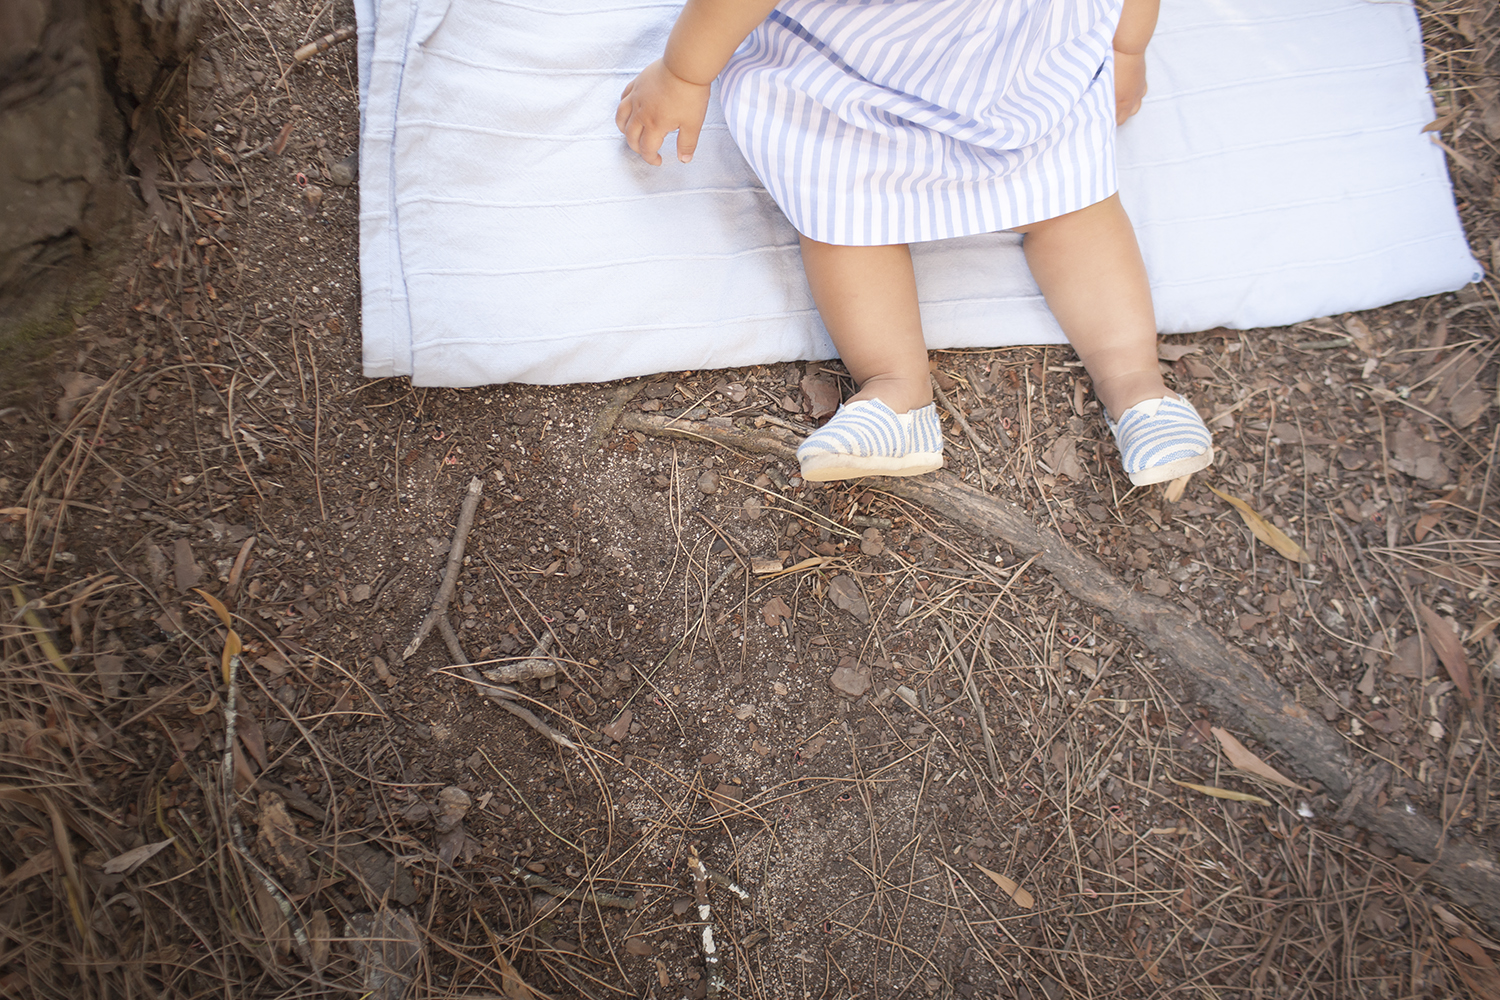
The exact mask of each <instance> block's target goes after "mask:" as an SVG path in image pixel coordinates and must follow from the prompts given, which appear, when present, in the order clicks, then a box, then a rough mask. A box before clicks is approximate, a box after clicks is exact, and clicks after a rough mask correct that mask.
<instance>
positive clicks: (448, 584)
mask: <svg viewBox="0 0 1500 1000" xmlns="http://www.w3.org/2000/svg"><path fill="white" fill-rule="evenodd" d="M483 493H484V480H483V479H480V478H479V477H478V476H475V477H474V478H473V479H471V480H469V493H468V495H467V496H465V497H464V506H463V510H462V511H461V512H460V513H459V515H458V526H457V527H456V528H454V529H453V545H452V547H451V548H450V549H449V550H448V571H447V572H446V573H444V574H443V585H442V586H441V587H439V588H438V592H437V596H436V597H434V598H433V599H432V610H431V611H429V612H427V617H426V618H423V619H422V625H421V627H420V628H418V629H417V634H416V635H415V636H414V637H413V638H412V640H411V642H410V643H409V644H408V645H407V647H406V649H405V651H404V652H402V654H401V659H403V660H409V659H411V658H412V656H413V655H414V654H415V653H416V651H417V650H418V649H420V648H422V640H424V639H426V638H427V634H428V633H429V632H431V631H432V627H433V626H434V625H436V624H437V622H438V619H439V618H441V617H442V616H443V615H444V614H446V613H447V611H448V602H449V601H450V600H452V599H453V588H454V587H456V586H458V574H459V573H460V572H462V570H463V568H464V545H465V544H466V543H467V542H468V540H469V531H470V529H472V528H473V527H474V511H475V510H476V509H478V507H479V497H480V495H481V494H483Z"/></svg>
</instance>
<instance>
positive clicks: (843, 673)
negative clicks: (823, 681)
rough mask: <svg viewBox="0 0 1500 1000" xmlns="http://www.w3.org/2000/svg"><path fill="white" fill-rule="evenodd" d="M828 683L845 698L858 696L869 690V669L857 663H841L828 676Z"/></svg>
mask: <svg viewBox="0 0 1500 1000" xmlns="http://www.w3.org/2000/svg"><path fill="white" fill-rule="evenodd" d="M828 684H829V686H830V687H832V688H833V689H834V690H835V691H837V692H838V693H839V694H841V695H844V696H845V697H847V698H858V697H859V696H860V695H862V694H864V693H865V692H866V691H868V690H870V670H869V668H868V667H861V666H859V664H857V663H856V664H854V665H852V666H849V665H841V666H840V667H839V668H838V669H837V670H835V671H834V672H833V675H832V676H831V677H829V678H828Z"/></svg>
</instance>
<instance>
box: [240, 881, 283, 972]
mask: <svg viewBox="0 0 1500 1000" xmlns="http://www.w3.org/2000/svg"><path fill="white" fill-rule="evenodd" d="M250 884H251V887H252V889H253V891H254V893H255V908H256V909H257V910H258V911H260V929H261V932H262V933H263V934H265V936H266V941H267V942H269V943H270V945H271V947H273V948H275V949H276V951H277V952H278V953H280V954H282V955H285V954H286V953H287V952H289V951H291V950H292V932H291V929H290V928H288V927H287V922H286V915H285V914H284V913H282V912H281V907H280V906H278V905H277V903H276V900H274V899H272V898H271V894H270V893H269V892H268V891H266V887H265V885H264V884H263V883H262V882H261V880H260V879H258V878H253V879H251V880H250Z"/></svg>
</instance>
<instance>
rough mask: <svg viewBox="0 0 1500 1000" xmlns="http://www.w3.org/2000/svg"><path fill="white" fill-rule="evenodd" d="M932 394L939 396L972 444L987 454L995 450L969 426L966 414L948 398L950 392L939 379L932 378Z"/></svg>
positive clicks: (940, 401)
mask: <svg viewBox="0 0 1500 1000" xmlns="http://www.w3.org/2000/svg"><path fill="white" fill-rule="evenodd" d="M932 394H933V395H934V396H936V397H937V399H938V402H939V403H942V404H943V409H945V410H947V411H948V415H949V416H950V417H952V418H953V419H954V420H955V421H957V423H958V426H960V427H962V428H963V431H964V434H966V435H967V436H968V438H969V443H970V444H972V445H973V446H974V447H975V448H978V449H979V450H980V451H981V452H982V453H984V454H986V455H988V454H990V452H992V451H994V449H993V448H991V447H990V446H989V445H987V444H985V443H984V442H983V441H981V440H980V439H979V435H978V434H975V433H974V428H972V427H970V426H969V422H968V421H967V420H965V419H964V415H963V414H962V413H961V412H960V411H959V409H958V407H956V406H954V405H953V402H952V400H950V399H949V398H948V394H947V393H946V392H944V391H943V387H942V386H940V385H938V384H937V379H933V380H932Z"/></svg>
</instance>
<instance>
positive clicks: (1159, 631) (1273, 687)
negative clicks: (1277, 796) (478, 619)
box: [619, 413, 1500, 930]
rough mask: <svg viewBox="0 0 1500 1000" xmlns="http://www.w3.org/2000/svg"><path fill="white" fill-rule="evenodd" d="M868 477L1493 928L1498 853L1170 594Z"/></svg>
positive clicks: (758, 439)
mask: <svg viewBox="0 0 1500 1000" xmlns="http://www.w3.org/2000/svg"><path fill="white" fill-rule="evenodd" d="M619 426H620V427H621V428H623V429H625V430H633V431H639V432H641V433H642V434H650V435H653V436H657V437H681V438H685V439H688V440H695V441H710V442H713V443H715V444H720V445H723V446H725V447H728V448H733V449H735V450H737V451H751V452H759V453H762V454H769V455H775V456H776V457H778V458H783V459H787V460H795V458H794V450H795V446H796V441H795V437H794V435H791V434H788V433H787V432H785V431H781V430H778V429H776V428H765V429H762V430H758V431H750V430H741V429H738V428H733V427H719V426H713V425H710V424H705V423H700V422H695V421H682V420H676V421H673V420H671V419H670V418H667V417H655V416H648V415H646V414H642V413H629V414H625V415H624V416H622V417H621V418H620V421H619ZM869 482H870V484H871V485H872V486H876V487H877V488H878V489H880V490H881V491H883V492H886V493H889V494H890V495H892V496H896V497H900V498H901V499H903V500H908V501H911V502H913V503H918V504H921V505H922V506H924V507H926V508H927V509H929V510H931V511H933V512H934V513H937V514H940V515H942V516H944V517H946V518H948V519H950V520H952V521H954V522H956V523H957V524H959V525H961V526H962V527H964V528H966V529H967V530H969V531H972V532H974V533H976V534H980V535H985V536H988V537H991V538H994V539H996V540H997V541H1000V542H1003V543H1004V544H1005V545H1007V546H1008V547H1010V548H1011V549H1012V550H1014V551H1015V552H1016V553H1018V554H1019V555H1021V556H1024V557H1031V556H1035V557H1036V565H1037V566H1039V567H1040V568H1042V569H1044V570H1046V571H1047V572H1048V573H1050V574H1051V575H1052V577H1053V578H1054V579H1055V580H1056V581H1057V582H1058V583H1059V584H1060V585H1061V586H1062V587H1063V588H1064V589H1065V590H1067V591H1068V593H1070V594H1072V595H1073V596H1074V597H1076V598H1078V599H1079V600H1081V601H1084V602H1086V603H1088V604H1090V605H1092V606H1093V607H1095V608H1097V609H1098V610H1099V611H1100V612H1101V613H1102V614H1106V615H1108V616H1109V617H1110V618H1111V620H1113V621H1114V622H1115V623H1116V624H1118V625H1121V626H1123V627H1125V628H1127V629H1129V630H1130V631H1131V632H1133V633H1135V634H1136V635H1137V636H1138V637H1139V638H1140V640H1141V641H1142V642H1143V643H1144V644H1145V645H1146V647H1147V648H1148V649H1150V650H1151V651H1152V652H1153V653H1155V654H1156V655H1157V656H1158V657H1160V658H1161V659H1162V660H1163V661H1164V662H1166V663H1169V664H1171V665H1172V666H1174V667H1175V668H1177V670H1178V671H1180V673H1181V674H1182V676H1183V677H1184V679H1186V680H1187V681H1188V682H1190V683H1191V684H1193V686H1194V687H1195V688H1196V691H1197V694H1198V696H1199V699H1200V701H1202V702H1203V703H1204V704H1208V705H1211V706H1213V707H1214V708H1216V709H1218V710H1220V711H1222V712H1226V713H1230V714H1232V715H1234V716H1236V717H1238V718H1240V719H1242V720H1243V722H1244V725H1245V727H1246V728H1247V729H1248V730H1249V731H1250V732H1252V733H1254V734H1255V736H1256V737H1257V738H1258V739H1260V740H1261V741H1262V742H1264V743H1265V744H1267V745H1268V746H1270V747H1273V748H1275V749H1276V750H1278V751H1280V753H1281V754H1283V755H1284V759H1285V761H1286V763H1287V764H1288V765H1289V766H1290V767H1291V769H1293V770H1296V771H1299V772H1300V773H1301V774H1303V775H1304V776H1306V777H1309V778H1312V779H1314V780H1316V781H1318V782H1320V783H1321V784H1322V785H1323V787H1324V788H1325V789H1326V790H1327V791H1328V793H1329V795H1330V796H1331V797H1332V798H1334V799H1344V800H1346V802H1345V809H1344V810H1341V815H1344V816H1347V818H1349V819H1351V820H1352V821H1354V822H1356V823H1359V824H1360V825H1362V826H1364V827H1366V828H1367V829H1369V830H1371V831H1373V832H1376V833H1379V834H1380V835H1382V836H1383V837H1385V838H1386V840H1387V841H1388V842H1389V843H1390V844H1391V845H1392V846H1393V847H1395V848H1396V849H1397V850H1400V851H1403V852H1405V853H1407V854H1410V855H1411V856H1412V857H1413V858H1416V859H1418V860H1420V861H1424V862H1429V863H1431V864H1432V867H1431V868H1430V869H1429V870H1428V871H1427V874H1426V876H1425V877H1426V878H1427V879H1429V880H1431V881H1433V882H1436V883H1437V884H1439V885H1441V886H1442V888H1443V889H1444V890H1445V891H1446V892H1447V893H1448V894H1449V895H1450V896H1451V897H1452V898H1453V899H1454V900H1455V901H1456V902H1458V903H1460V904H1462V905H1464V906H1467V907H1469V908H1470V909H1471V910H1472V911H1473V912H1474V913H1475V914H1476V915H1478V916H1479V917H1481V918H1482V919H1483V920H1485V921H1486V922H1487V923H1488V924H1489V925H1490V926H1491V928H1494V929H1496V930H1500V861H1497V859H1496V857H1495V856H1494V855H1493V854H1491V853H1489V852H1487V851H1484V850H1480V849H1478V848H1475V847H1471V846H1468V845H1466V844H1456V843H1452V842H1445V838H1444V835H1443V831H1442V827H1441V826H1440V825H1439V824H1438V823H1435V822H1433V821H1432V820H1431V819H1428V818H1426V817H1424V816H1420V815H1417V814H1414V813H1408V812H1405V811H1403V810H1398V809H1394V808H1379V807H1377V806H1376V805H1375V800H1377V799H1378V790H1379V789H1378V785H1379V784H1380V782H1379V780H1378V777H1377V776H1376V775H1375V774H1373V773H1370V774H1366V773H1364V772H1362V771H1361V769H1360V768H1358V767H1357V766H1356V765H1355V762H1354V761H1353V759H1352V758H1351V757H1350V755H1349V753H1348V751H1347V749H1346V744H1345V741H1344V738H1343V736H1342V735H1340V734H1339V733H1338V731H1336V730H1335V729H1334V728H1333V727H1332V726H1329V725H1328V724H1327V723H1325V722H1324V721H1323V720H1322V719H1320V718H1318V717H1316V716H1314V715H1313V714H1311V713H1310V712H1308V711H1307V710H1306V709H1305V708H1303V707H1302V706H1301V705H1299V704H1297V702H1296V700H1295V699H1294V698H1293V697H1292V696H1291V695H1290V694H1289V693H1288V692H1287V691H1286V689H1285V688H1283V687H1282V686H1281V685H1280V684H1278V683H1277V682H1276V680H1275V679H1274V678H1273V677H1272V676H1271V675H1270V674H1268V673H1267V672H1266V671H1265V670H1264V669H1263V668H1262V667H1261V665H1260V664H1259V663H1258V662H1256V661H1255V659H1253V658H1252V657H1251V656H1250V655H1249V654H1248V653H1246V652H1245V651H1244V650H1242V649H1240V648H1239V647H1237V646H1234V645H1231V644H1230V643H1228V642H1226V641H1225V640H1224V639H1223V638H1222V637H1221V636H1219V635H1218V634H1216V633H1215V632H1214V631H1213V630H1212V629H1211V628H1209V627H1208V626H1207V625H1205V624H1203V623H1202V622H1201V621H1199V620H1198V619H1196V618H1195V617H1193V616H1190V615H1189V614H1188V613H1187V612H1185V611H1183V610H1182V609H1181V608H1179V607H1177V606H1176V605H1174V604H1170V603H1168V602H1167V601H1164V600H1161V599H1159V598H1156V597H1152V596H1151V595H1149V594H1142V593H1137V592H1135V591H1133V590H1132V589H1131V588H1130V587H1128V586H1125V585H1123V584H1122V582H1121V581H1120V580H1119V578H1117V577H1116V576H1115V575H1114V574H1113V573H1111V572H1110V571H1109V569H1108V568H1107V567H1105V566H1104V564H1103V563H1101V562H1099V560H1097V559H1095V558H1093V557H1092V556H1089V555H1086V554H1085V553H1083V552H1080V551H1078V550H1077V549H1075V548H1073V547H1072V546H1070V545H1069V544H1068V543H1067V542H1066V541H1065V540H1064V539H1063V537H1062V536H1061V535H1059V534H1057V533H1055V532H1052V531H1046V530H1043V529H1040V528H1038V527H1037V526H1036V525H1035V524H1034V523H1033V522H1032V520H1031V518H1030V517H1029V516H1028V515H1027V514H1026V513H1025V512H1024V511H1021V510H1020V509H1018V508H1016V507H1014V506H1012V505H1008V504H1004V503H1001V502H998V501H996V500H995V498H993V497H991V496H988V495H986V494H985V493H983V492H981V491H979V490H977V489H975V488H973V487H972V486H968V485H966V484H965V483H963V482H962V481H961V480H959V479H958V478H957V477H955V476H953V475H952V474H950V473H947V472H938V473H936V474H934V475H932V476H923V477H920V478H912V479H873V480H870V481H869Z"/></svg>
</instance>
